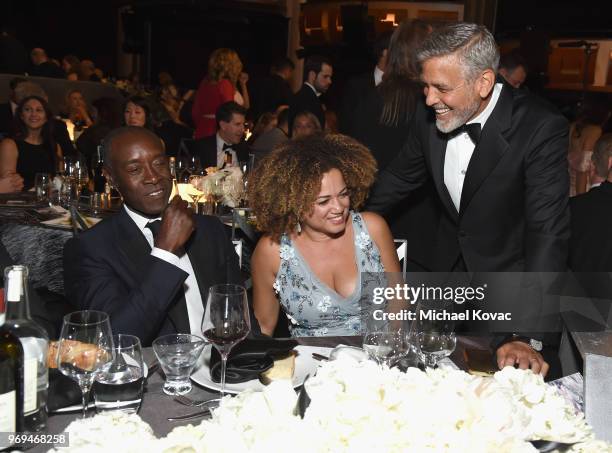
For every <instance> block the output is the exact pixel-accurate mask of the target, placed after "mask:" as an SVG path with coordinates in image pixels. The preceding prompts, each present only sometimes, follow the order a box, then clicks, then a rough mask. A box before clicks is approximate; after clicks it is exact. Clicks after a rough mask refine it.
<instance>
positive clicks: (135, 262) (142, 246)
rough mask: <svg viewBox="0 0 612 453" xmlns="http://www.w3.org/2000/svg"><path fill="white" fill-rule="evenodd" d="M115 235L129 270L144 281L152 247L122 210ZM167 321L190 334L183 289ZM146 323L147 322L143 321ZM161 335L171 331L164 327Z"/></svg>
mask: <svg viewBox="0 0 612 453" xmlns="http://www.w3.org/2000/svg"><path fill="white" fill-rule="evenodd" d="M116 227H117V228H116V230H115V235H116V237H117V243H118V244H119V248H120V249H121V251H122V252H123V254H124V255H125V259H126V261H127V262H128V263H129V266H128V267H129V268H130V270H131V271H132V274H133V276H134V278H135V279H136V280H137V281H141V280H144V273H145V272H146V270H147V266H148V264H149V255H150V254H151V247H150V246H149V243H148V242H147V240H146V239H145V237H144V235H143V234H142V232H141V231H140V230H139V229H138V227H137V226H136V224H135V223H134V222H133V221H132V219H130V217H129V216H128V214H127V212H125V210H124V209H122V210H121V211H120V213H119V215H118V216H117V223H116ZM167 320H168V321H169V322H170V323H172V325H173V328H174V330H175V331H176V332H181V333H184V332H190V330H191V329H190V326H189V316H188V314H187V305H186V303H185V294H184V292H183V290H182V289H181V290H180V291H179V292H178V293H177V295H176V296H175V300H174V302H173V303H172V306H171V308H170V310H169V311H168V317H167ZM143 322H146V320H143ZM160 333H170V331H169V329H167V328H165V326H164V327H162V329H161V330H160Z"/></svg>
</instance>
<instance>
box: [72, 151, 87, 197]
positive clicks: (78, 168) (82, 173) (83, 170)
mask: <svg viewBox="0 0 612 453" xmlns="http://www.w3.org/2000/svg"><path fill="white" fill-rule="evenodd" d="M74 180H75V182H76V186H77V193H76V198H77V203H78V202H79V201H80V200H81V192H82V191H83V189H85V188H86V187H87V185H88V184H89V171H88V170H87V165H86V164H85V162H84V161H77V162H76V164H75V168H74Z"/></svg>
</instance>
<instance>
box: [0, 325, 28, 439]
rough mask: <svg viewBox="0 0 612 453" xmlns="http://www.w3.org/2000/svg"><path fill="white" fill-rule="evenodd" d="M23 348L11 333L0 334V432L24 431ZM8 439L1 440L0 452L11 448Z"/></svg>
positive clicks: (3, 332)
mask: <svg viewBox="0 0 612 453" xmlns="http://www.w3.org/2000/svg"><path fill="white" fill-rule="evenodd" d="M22 373H23V348H22V347H21V342H20V341H19V338H17V337H16V336H15V335H14V334H13V333H11V332H9V331H2V332H0V432H2V433H18V432H21V431H23V387H22V386H21V385H20V382H21V379H20V377H21V374H22ZM10 446H11V444H10V443H9V442H8V439H4V438H3V439H0V450H2V449H4V448H7V447H10Z"/></svg>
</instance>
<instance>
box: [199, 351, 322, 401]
mask: <svg viewBox="0 0 612 453" xmlns="http://www.w3.org/2000/svg"><path fill="white" fill-rule="evenodd" d="M211 348H212V345H207V346H206V347H205V348H204V351H202V354H201V355H200V358H199V359H198V364H197V365H196V370H195V371H194V372H193V374H192V375H191V380H192V381H194V382H195V383H197V384H200V385H201V386H203V387H206V388H209V389H211V390H217V391H221V383H220V382H214V381H213V380H212V379H211V377H210V351H211ZM331 349H332V348H321V347H315V346H297V347H296V348H295V351H297V353H298V355H297V357H296V358H295V372H294V373H293V381H292V384H293V387H294V388H295V387H299V386H300V385H302V383H303V382H304V379H306V376H308V375H309V374H310V375H314V373H315V371H316V370H317V368H318V367H319V363H320V362H319V361H317V360H316V359H313V358H312V353H313V352H316V353H318V354H322V355H325V356H328V355H329V351H331ZM264 388H266V386H265V385H263V384H262V383H261V382H259V379H252V380H250V381H247V382H241V383H239V384H230V383H226V384H225V391H226V393H240V392H242V391H244V390H248V389H251V390H263V389H264Z"/></svg>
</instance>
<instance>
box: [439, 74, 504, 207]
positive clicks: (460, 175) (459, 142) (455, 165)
mask: <svg viewBox="0 0 612 453" xmlns="http://www.w3.org/2000/svg"><path fill="white" fill-rule="evenodd" d="M501 90H502V84H501V83H496V84H495V86H494V87H493V94H492V95H491V99H490V100H489V103H488V104H487V106H486V107H485V109H484V110H483V111H482V112H480V114H479V115H478V116H477V117H476V118H474V119H473V120H471V121H468V122H467V123H466V124H472V123H480V128H481V130H482V129H484V125H485V123H486V122H487V120H488V119H489V116H491V112H493V109H494V108H495V104H497V100H498V99H499V94H500V93H501ZM475 147H476V146H475V145H474V142H472V140H471V139H470V136H469V135H468V134H467V132H462V133H460V134H457V135H456V136H454V137H453V138H451V139H449V140H448V142H447V144H446V156H445V158H444V184H445V185H446V188H447V189H448V193H449V194H450V197H451V199H452V200H453V204H454V205H455V208H456V209H457V212H459V207H460V204H461V192H462V191H463V182H464V181H465V174H466V172H467V169H468V165H469V164H470V159H471V158H472V154H473V153H474V148H475Z"/></svg>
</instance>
